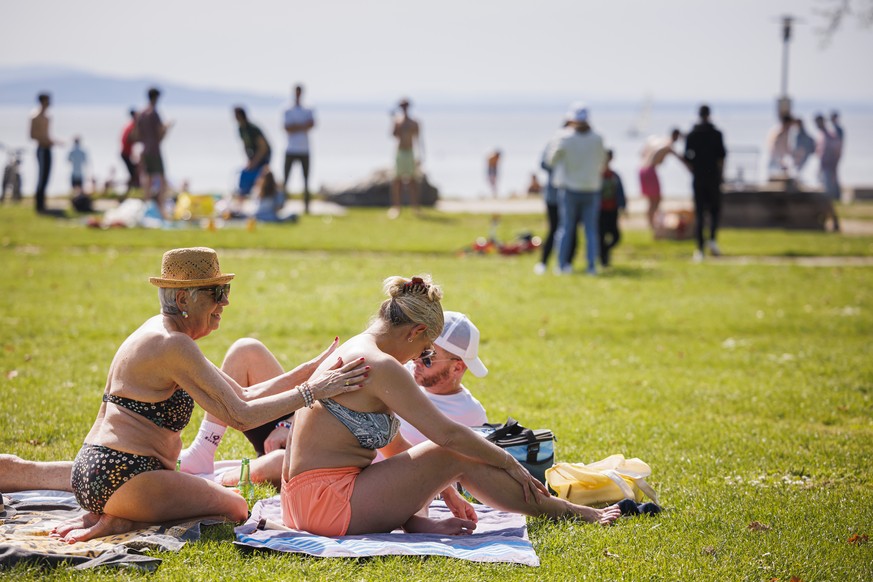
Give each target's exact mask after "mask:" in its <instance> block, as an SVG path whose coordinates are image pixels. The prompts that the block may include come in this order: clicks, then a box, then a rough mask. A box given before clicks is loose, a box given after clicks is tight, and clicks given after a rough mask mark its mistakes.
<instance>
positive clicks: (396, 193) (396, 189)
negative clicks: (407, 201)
mask: <svg viewBox="0 0 873 582" xmlns="http://www.w3.org/2000/svg"><path fill="white" fill-rule="evenodd" d="M400 186H401V184H400V178H399V177H395V178H394V179H393V180H391V208H389V209H388V218H397V217H398V216H400Z"/></svg>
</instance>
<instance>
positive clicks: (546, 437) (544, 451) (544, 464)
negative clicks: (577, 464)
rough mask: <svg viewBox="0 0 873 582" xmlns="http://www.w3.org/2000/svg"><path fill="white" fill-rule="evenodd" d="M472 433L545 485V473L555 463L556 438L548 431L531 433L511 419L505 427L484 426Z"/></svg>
mask: <svg viewBox="0 0 873 582" xmlns="http://www.w3.org/2000/svg"><path fill="white" fill-rule="evenodd" d="M473 430H475V431H476V432H478V433H479V434H481V435H482V436H484V437H485V438H486V439H487V440H489V441H491V442H492V443H494V444H495V445H497V446H498V447H500V448H502V449H504V450H506V452H507V453H509V454H510V455H512V456H513V457H515V458H516V459H517V460H518V462H520V463H521V464H522V465H523V466H524V468H525V469H527V470H528V472H529V473H530V474H531V475H533V476H534V477H536V478H537V479H539V480H540V482H542V483H545V482H546V469H548V468H549V467H551V466H552V465H553V464H554V463H555V435H553V434H552V431H550V430H548V429H536V430H532V429H529V428H525V427H523V426H522V425H520V424H518V421H517V420H515V419H514V418H512V417H510V418H508V419H507V420H506V423H505V424H484V425H482V426H474V427H473Z"/></svg>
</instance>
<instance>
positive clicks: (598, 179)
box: [546, 103, 606, 275]
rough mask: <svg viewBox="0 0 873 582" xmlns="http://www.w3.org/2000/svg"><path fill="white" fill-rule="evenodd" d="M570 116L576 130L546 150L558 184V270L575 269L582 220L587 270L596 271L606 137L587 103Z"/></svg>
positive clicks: (547, 159)
mask: <svg viewBox="0 0 873 582" xmlns="http://www.w3.org/2000/svg"><path fill="white" fill-rule="evenodd" d="M567 118H568V120H569V121H570V125H571V126H572V127H573V129H574V131H571V132H565V133H561V134H559V135H558V137H557V138H556V139H555V140H554V141H553V142H552V143H551V144H550V145H549V147H548V149H547V151H546V164H547V165H548V166H549V167H551V168H552V171H553V174H552V177H553V180H554V184H555V187H556V188H558V207H559V219H558V232H557V233H556V238H557V244H558V249H559V252H558V272H559V273H570V272H572V266H571V262H572V260H573V256H572V251H573V243H574V242H575V241H574V237H573V236H572V233H574V232H575V230H576V225H577V224H579V222H582V223H583V225H584V227H585V251H586V257H587V259H588V269H587V272H588V273H589V274H591V275H594V274H596V273H597V270H596V267H595V261H596V260H597V254H598V253H597V246H598V235H597V219H598V212H599V208H600V189H601V186H602V183H603V167H604V164H605V162H606V148H605V147H604V146H603V138H601V137H600V136H599V135H598V134H596V133H594V131H592V129H591V125H590V124H589V113H588V108H587V107H586V106H585V105H583V104H581V103H577V104H574V105H573V106H572V107H571V109H570V111H569V112H568V113H567Z"/></svg>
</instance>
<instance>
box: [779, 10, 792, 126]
mask: <svg viewBox="0 0 873 582" xmlns="http://www.w3.org/2000/svg"><path fill="white" fill-rule="evenodd" d="M794 21H795V18H794V17H793V16H790V15H785V16H783V17H782V84H781V93H780V95H779V98H778V99H777V100H776V116H777V117H778V118H779V119H782V118H783V117H786V116H788V117H790V116H791V97H789V96H788V43H789V41H790V40H791V24H792V23H793V22H794Z"/></svg>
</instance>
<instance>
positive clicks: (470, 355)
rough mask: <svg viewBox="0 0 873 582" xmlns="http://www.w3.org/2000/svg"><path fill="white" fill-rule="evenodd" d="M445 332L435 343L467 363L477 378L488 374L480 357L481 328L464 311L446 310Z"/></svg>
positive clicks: (444, 315) (444, 317)
mask: <svg viewBox="0 0 873 582" xmlns="http://www.w3.org/2000/svg"><path fill="white" fill-rule="evenodd" d="M443 319H444V320H445V324H444V325H443V332H442V333H441V334H440V337H438V338H437V339H436V340H435V341H434V342H433V343H435V344H436V345H438V346H439V347H441V348H442V349H444V350H446V351H447V352H449V353H452V354H454V355H456V356H458V357H459V358H461V360H463V362H464V364H466V366H467V369H468V370H470V373H472V374H473V375H474V376H476V377H477V378H483V377H484V376H485V375H487V374H488V368H486V367H485V364H483V363H482V360H480V359H479V330H478V329H477V328H476V326H475V325H473V322H472V321H470V318H468V317H467V316H466V315H464V314H463V313H458V312H457V311H444V312H443Z"/></svg>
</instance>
